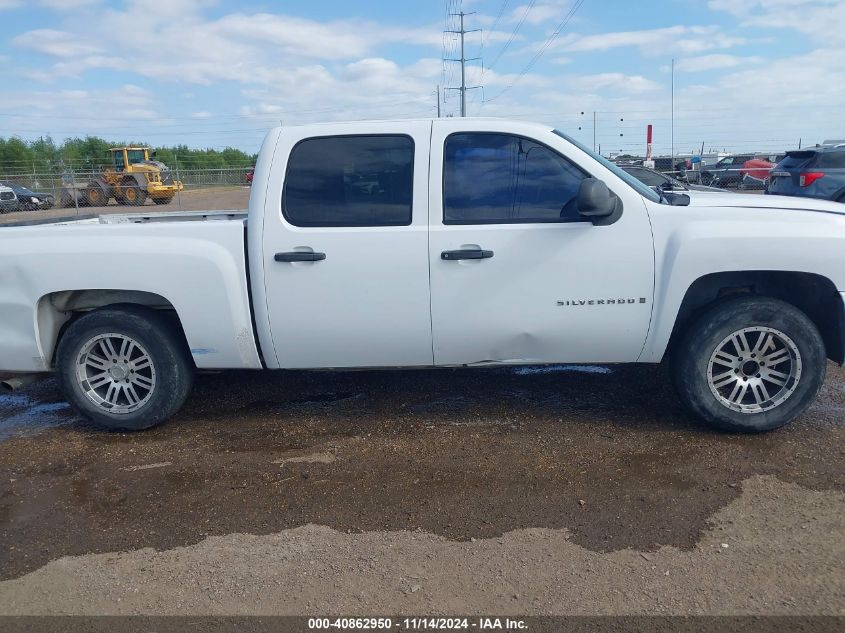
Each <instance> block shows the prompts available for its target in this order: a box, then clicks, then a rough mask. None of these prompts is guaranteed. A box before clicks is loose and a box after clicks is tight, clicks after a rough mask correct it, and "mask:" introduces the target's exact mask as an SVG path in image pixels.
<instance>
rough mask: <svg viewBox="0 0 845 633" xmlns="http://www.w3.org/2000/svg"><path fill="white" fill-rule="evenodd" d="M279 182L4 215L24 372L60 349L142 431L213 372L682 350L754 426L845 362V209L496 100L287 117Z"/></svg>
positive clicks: (63, 380) (701, 396)
mask: <svg viewBox="0 0 845 633" xmlns="http://www.w3.org/2000/svg"><path fill="white" fill-rule="evenodd" d="M255 183H256V184H257V185H258V186H254V187H253V188H252V191H251V195H250V200H249V211H248V213H246V212H206V213H199V214H180V213H175V214H173V213H171V214H167V213H162V214H149V215H142V214H125V215H104V216H102V217H100V218H93V219H86V220H78V221H65V222H57V223H55V224H52V225H51V224H46V225H39V226H20V227H13V228H7V229H4V230H2V231H0V371H13V372H18V373H27V372H43V371H50V370H55V371H56V373H57V374H58V378H59V382H60V384H61V386H62V388H63V390H64V392H65V394H66V395H67V398H68V399H69V400H70V402H71V403H72V404H73V405H74V407H75V408H76V409H77V410H78V411H80V412H81V413H82V414H83V415H85V416H87V417H88V418H90V419H92V420H94V421H96V422H98V423H100V424H102V425H104V426H106V427H109V428H113V429H129V430H137V429H143V428H148V427H151V426H154V425H156V424H158V423H160V422H162V421H164V420H166V419H167V418H169V417H170V416H172V415H173V414H174V413H176V412H177V411H178V410H179V408H180V407H181V406H182V404H183V403H184V401H185V399H186V398H187V397H188V394H189V391H190V389H191V384H192V380H193V375H194V372H195V370H196V369H199V370H219V369H227V368H238V369H256V370H258V369H342V368H405V367H487V366H502V365H524V364H532V365H536V364H551V363H630V362H642V363H659V362H661V361H662V360H663V359H664V358H666V359H668V360H669V362H670V363H671V367H672V375H673V379H674V384H675V387H676V389H677V391H678V394H679V396H680V398H681V400H682V401H683V402H684V403H685V404H686V405H687V406H688V407H689V409H690V410H692V411H693V412H694V413H695V414H697V415H698V416H700V417H701V418H702V419H703V420H705V421H706V422H708V423H709V424H711V425H714V426H716V427H719V428H722V429H728V430H732V431H746V432H750V431H766V430H771V429H775V428H778V427H780V426H783V425H785V424H787V423H788V422H790V421H791V420H793V419H794V418H796V417H797V416H799V415H800V414H801V413H802V412H803V411H804V410H805V409H806V408H807V407H808V406H809V405H810V403H812V402H813V399H814V398H815V397H816V394H817V393H818V391H819V389H820V387H821V385H822V383H823V381H824V377H825V370H826V366H827V359H828V358H829V359H832V360H833V361H835V362H837V363H843V361H845V305H843V299H844V298H845V248H843V246H845V206H843V205H839V204H836V203H832V202H824V201H818V200H805V199H796V198H787V197H764V196H747V195H742V194H730V193H708V192H695V195H689V196H688V195H686V194H674V193H668V192H663V193H657V192H655V191H654V190H652V189H651V188H650V187H648V186H646V185H644V184H643V183H641V182H640V181H639V180H637V179H636V178H634V177H632V176H630V175H629V174H627V173H625V172H624V171H622V170H621V169H619V168H618V167H617V166H615V165H613V164H612V163H610V162H608V161H607V160H605V159H604V158H602V157H601V156H598V155H597V154H595V153H593V152H592V151H590V150H589V149H587V148H586V147H584V146H583V145H581V144H579V143H578V142H576V141H575V140H573V139H571V138H570V137H568V136H566V135H565V134H564V133H562V132H559V131H556V130H553V129H551V128H549V127H548V126H544V125H540V124H532V123H520V122H514V121H504V120H495V119H465V118H461V119H434V120H433V121H432V120H421V121H395V122H372V121H370V122H355V123H333V124H323V125H309V126H302V127H284V128H276V129H274V130H272V131H271V132H270V133H269V134H268V135H267V137H266V139H265V140H264V143H263V146H262V148H261V152H260V154H259V158H258V163H257V166H256V169H255ZM608 386H609V387H610V386H611V385H608ZM608 395H609V397H612V393H609V394H608Z"/></svg>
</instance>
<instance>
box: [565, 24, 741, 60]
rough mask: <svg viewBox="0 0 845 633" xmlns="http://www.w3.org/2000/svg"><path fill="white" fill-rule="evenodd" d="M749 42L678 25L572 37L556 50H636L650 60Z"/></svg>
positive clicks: (716, 30)
mask: <svg viewBox="0 0 845 633" xmlns="http://www.w3.org/2000/svg"><path fill="white" fill-rule="evenodd" d="M745 42H746V40H745V39H744V38H741V37H734V36H730V35H726V34H724V33H722V32H721V30H720V29H719V27H717V26H684V25H677V26H669V27H665V28H659V29H646V30H642V31H619V32H615V33H598V34H595V35H578V34H570V35H566V36H564V37H562V38H560V39H559V40H558V42H557V43H556V44H555V45H554V48H558V49H562V50H564V51H567V52H571V53H585V52H595V51H609V50H612V49H616V48H624V47H634V48H638V49H639V50H640V52H641V53H642V54H643V55H646V56H650V55H663V54H665V53H667V52H672V53H676V54H693V53H699V52H702V51H707V50H713V49H720V50H724V49H727V48H731V47H734V46H739V45H741V44H744V43H745Z"/></svg>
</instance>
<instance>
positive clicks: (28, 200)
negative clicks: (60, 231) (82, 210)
mask: <svg viewBox="0 0 845 633" xmlns="http://www.w3.org/2000/svg"><path fill="white" fill-rule="evenodd" d="M0 186H4V187H8V188H9V189H11V190H12V191H14V192H15V195H16V196H17V198H18V202H19V203H20V210H21V211H42V210H44V211H46V210H47V209H52V208H53V205H54V204H55V199H54V198H53V194H50V193H36V192H34V191H32V190H31V189H27V188H26V187H24V186H23V185H21V184H18V183H16V182H11V181H8V182H0Z"/></svg>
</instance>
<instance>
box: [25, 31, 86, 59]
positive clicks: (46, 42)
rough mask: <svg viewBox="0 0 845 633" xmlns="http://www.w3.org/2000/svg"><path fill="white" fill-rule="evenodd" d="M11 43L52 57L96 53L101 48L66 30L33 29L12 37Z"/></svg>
mask: <svg viewBox="0 0 845 633" xmlns="http://www.w3.org/2000/svg"><path fill="white" fill-rule="evenodd" d="M11 43H12V44H14V45H15V46H19V47H21V48H27V49H30V50H33V51H36V52H38V53H43V54H45V55H52V56H53V57H63V58H67V57H77V56H80V55H89V54H91V53H98V52H100V51H102V48H100V47H99V46H97V45H96V44H92V43H91V41H90V38H88V39H83V38H81V37H79V36H77V35H75V34H73V33H68V32H67V31H57V30H55V29H35V30H34V31H28V32H26V33H23V34H22V35H18V36H17V37H14V38H12V40H11Z"/></svg>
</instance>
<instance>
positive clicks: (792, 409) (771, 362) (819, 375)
mask: <svg viewBox="0 0 845 633" xmlns="http://www.w3.org/2000/svg"><path fill="white" fill-rule="evenodd" d="M826 368H827V358H826V353H825V347H824V341H823V340H822V337H821V335H820V334H819V331H818V329H817V328H816V326H815V324H814V323H813V322H812V321H811V320H810V319H809V318H808V317H807V316H806V315H805V314H804V313H803V312H801V311H800V310H799V309H798V308H796V307H795V306H793V305H791V304H788V303H786V302H784V301H780V300H777V299H770V298H765V297H753V296H751V297H737V298H733V299H728V300H726V301H722V302H720V303H718V304H716V305H714V306H713V307H712V308H710V309H709V310H707V311H705V312H704V313H703V314H701V315H700V316H699V317H698V318H697V319H696V320H695V322H693V323H692V325H691V326H690V327H689V328H687V330H686V332H685V333H684V335H683V337H682V339H681V340H680V341H679V344H678V345H677V346H676V347H675V349H674V351H673V355H672V378H673V380H674V382H675V387H676V390H677V392H678V394H679V395H680V397H681V400H682V401H683V402H684V403H685V404H686V405H687V407H689V408H690V409H691V410H692V411H693V412H694V413H695V414H697V415H698V416H699V417H701V418H702V419H703V420H704V421H705V422H707V423H708V424H710V425H711V426H714V427H717V428H719V429H723V430H728V431H738V432H745V433H758V432H762V431H771V430H774V429H777V428H779V427H782V426H784V425H786V424H788V423H789V422H791V421H792V420H793V419H795V418H796V417H798V416H799V415H801V414H802V413H803V412H804V411H805V410H806V409H807V407H809V406H810V404H811V403H812V402H813V400H814V399H815V397H816V395H817V394H818V391H819V389H820V388H821V386H822V383H823V382H824V377H825V371H826Z"/></svg>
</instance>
